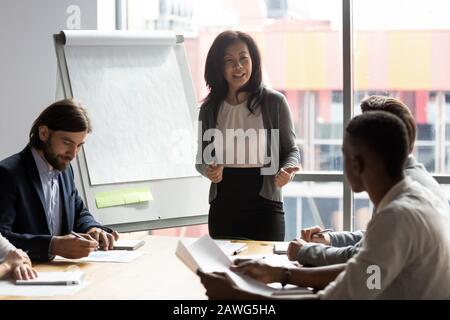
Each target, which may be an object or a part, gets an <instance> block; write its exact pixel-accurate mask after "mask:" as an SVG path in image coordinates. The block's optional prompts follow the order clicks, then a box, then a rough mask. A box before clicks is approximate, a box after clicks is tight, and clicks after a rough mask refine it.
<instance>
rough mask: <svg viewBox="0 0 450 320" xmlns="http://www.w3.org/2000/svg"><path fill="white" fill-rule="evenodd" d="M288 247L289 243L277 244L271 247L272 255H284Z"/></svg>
mask: <svg viewBox="0 0 450 320" xmlns="http://www.w3.org/2000/svg"><path fill="white" fill-rule="evenodd" d="M288 247H289V242H278V243H275V244H274V245H273V253H276V254H286V253H287V250H288Z"/></svg>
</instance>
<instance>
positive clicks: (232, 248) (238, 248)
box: [214, 240, 247, 256]
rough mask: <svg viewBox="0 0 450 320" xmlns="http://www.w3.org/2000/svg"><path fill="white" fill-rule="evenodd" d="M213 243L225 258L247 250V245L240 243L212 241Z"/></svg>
mask: <svg viewBox="0 0 450 320" xmlns="http://www.w3.org/2000/svg"><path fill="white" fill-rule="evenodd" d="M214 241H215V242H216V244H217V245H218V246H219V248H220V249H222V251H223V252H224V253H225V254H226V255H227V256H232V255H235V254H238V253H240V252H242V251H244V250H245V249H247V244H245V243H242V242H231V241H228V240H214Z"/></svg>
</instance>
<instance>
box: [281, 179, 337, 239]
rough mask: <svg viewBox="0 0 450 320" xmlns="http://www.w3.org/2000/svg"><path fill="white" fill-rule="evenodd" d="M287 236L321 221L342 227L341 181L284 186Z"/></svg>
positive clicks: (334, 226) (324, 225) (321, 222)
mask: <svg viewBox="0 0 450 320" xmlns="http://www.w3.org/2000/svg"><path fill="white" fill-rule="evenodd" d="M283 201H284V211H285V219H286V240H291V239H293V238H294V237H296V236H298V234H299V231H300V230H301V229H303V228H307V227H311V226H314V225H319V226H321V227H323V228H331V229H333V230H336V231H340V230H342V226H343V221H344V219H343V215H342V183H340V182H324V183H322V182H321V183H319V182H291V183H289V184H288V185H287V186H286V187H285V189H284V200H283Z"/></svg>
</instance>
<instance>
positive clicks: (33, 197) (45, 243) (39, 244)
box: [0, 146, 112, 261]
mask: <svg viewBox="0 0 450 320" xmlns="http://www.w3.org/2000/svg"><path fill="white" fill-rule="evenodd" d="M59 188H60V189H59V190H60V195H61V205H62V207H63V210H62V211H63V214H62V221H61V222H62V226H61V233H62V234H63V235H64V234H68V233H70V232H71V231H72V230H73V231H75V232H81V233H84V232H86V231H87V230H88V229H89V228H92V227H99V228H102V229H104V230H106V231H108V232H111V231H112V230H111V229H109V228H106V227H104V226H101V225H100V224H99V223H98V222H97V221H95V219H94V217H93V216H92V215H91V214H90V213H89V211H88V210H87V209H86V207H85V206H84V203H83V200H82V199H81V198H80V196H79V195H78V191H77V189H76V187H75V182H74V176H73V169H72V167H71V166H69V167H68V168H67V169H66V170H64V171H62V172H61V174H60V175H59ZM44 201H45V199H44V193H43V190H42V184H41V179H40V177H39V172H38V169H37V166H36V162H35V161H34V158H33V154H32V153H31V149H30V147H29V146H27V147H26V148H25V149H24V150H22V152H20V153H17V154H15V155H12V156H10V157H8V158H6V159H4V160H2V161H1V162H0V232H1V234H2V235H3V236H4V237H6V238H7V239H8V240H9V241H10V242H11V243H12V244H13V245H15V246H16V247H17V248H20V249H22V250H24V251H26V252H28V255H29V256H30V258H31V259H32V260H38V261H39V260H40V261H48V260H50V259H52V256H51V255H49V252H48V251H49V245H50V240H51V238H52V236H51V235H50V230H49V227H48V223H47V218H46V215H45V211H44V210H45V209H44Z"/></svg>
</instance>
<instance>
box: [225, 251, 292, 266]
mask: <svg viewBox="0 0 450 320" xmlns="http://www.w3.org/2000/svg"><path fill="white" fill-rule="evenodd" d="M231 259H232V260H233V261H234V260H236V259H248V260H260V261H263V262H264V263H266V264H268V265H271V266H273V267H286V268H297V267H299V266H300V265H299V264H298V262H292V261H289V259H288V257H287V256H286V255H285V254H284V255H279V254H273V253H272V254H243V255H238V256H233V257H231Z"/></svg>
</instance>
